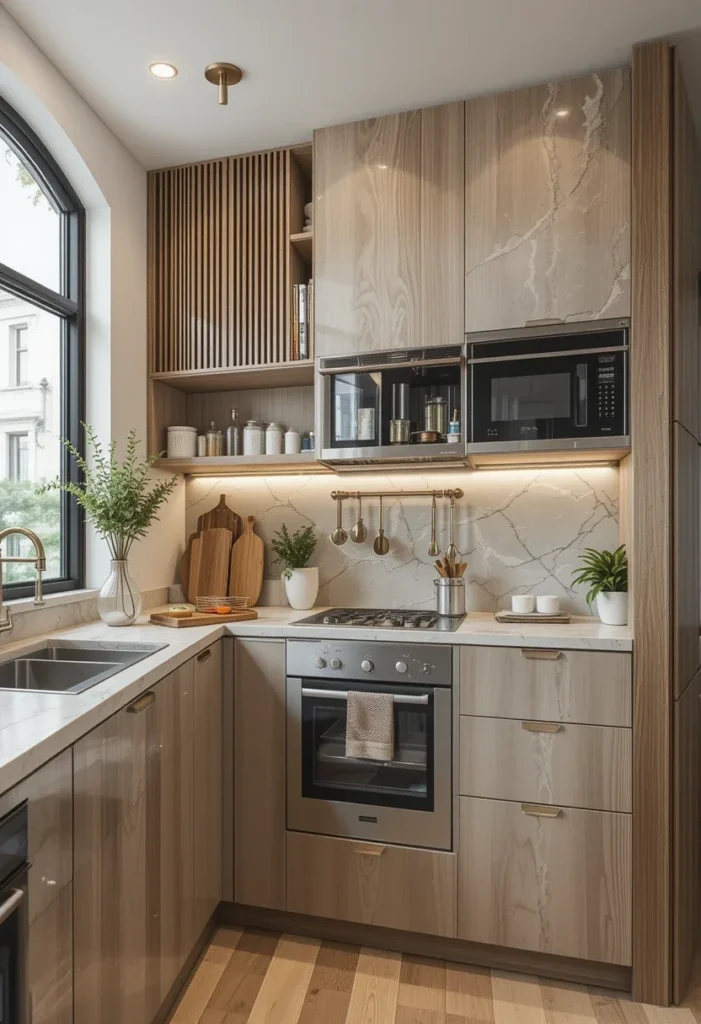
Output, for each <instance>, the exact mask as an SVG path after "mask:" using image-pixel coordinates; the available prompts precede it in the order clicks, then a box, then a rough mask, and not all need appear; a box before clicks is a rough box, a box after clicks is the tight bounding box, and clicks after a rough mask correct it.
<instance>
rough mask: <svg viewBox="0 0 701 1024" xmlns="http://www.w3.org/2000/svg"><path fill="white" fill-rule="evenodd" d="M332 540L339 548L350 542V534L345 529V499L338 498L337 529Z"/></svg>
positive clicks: (332, 535)
mask: <svg viewBox="0 0 701 1024" xmlns="http://www.w3.org/2000/svg"><path fill="white" fill-rule="evenodd" d="M331 540H332V541H333V543H334V544H338V545H339V546H340V545H341V544H345V543H346V541H347V540H348V534H347V533H346V531H345V530H344V529H343V498H336V529H335V530H334V531H333V533H332V534H331Z"/></svg>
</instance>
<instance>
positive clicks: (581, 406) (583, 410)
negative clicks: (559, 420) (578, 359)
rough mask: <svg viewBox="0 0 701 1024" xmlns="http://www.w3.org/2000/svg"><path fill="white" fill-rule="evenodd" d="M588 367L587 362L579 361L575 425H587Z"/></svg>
mask: <svg viewBox="0 0 701 1024" xmlns="http://www.w3.org/2000/svg"><path fill="white" fill-rule="evenodd" d="M587 369H588V367H587V364H586V363H577V381H576V388H577V393H576V395H575V402H574V425H575V427H586V425H587V392H588V386H587V385H588V381H587Z"/></svg>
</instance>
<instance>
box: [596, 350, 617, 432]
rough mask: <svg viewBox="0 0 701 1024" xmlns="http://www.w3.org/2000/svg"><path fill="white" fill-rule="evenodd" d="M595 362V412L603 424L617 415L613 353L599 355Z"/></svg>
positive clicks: (615, 373)
mask: <svg viewBox="0 0 701 1024" xmlns="http://www.w3.org/2000/svg"><path fill="white" fill-rule="evenodd" d="M596 364H597V365H596V390H597V412H598V414H599V421H600V422H601V423H602V426H603V424H604V423H605V422H606V421H607V420H611V421H613V420H615V419H616V416H617V407H616V377H617V372H616V359H615V357H614V356H613V355H608V354H607V355H601V356H599V357H598V359H597V361H596ZM603 429H606V428H605V427H604V428H603Z"/></svg>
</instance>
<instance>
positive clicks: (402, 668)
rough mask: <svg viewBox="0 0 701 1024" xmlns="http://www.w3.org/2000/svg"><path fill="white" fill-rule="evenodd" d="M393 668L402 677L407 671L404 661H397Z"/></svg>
mask: <svg viewBox="0 0 701 1024" xmlns="http://www.w3.org/2000/svg"><path fill="white" fill-rule="evenodd" d="M394 667H395V668H396V670H397V672H401V673H402V675H404V673H405V672H406V671H407V663H406V662H405V661H398V662H397V664H396V665H395V666H394Z"/></svg>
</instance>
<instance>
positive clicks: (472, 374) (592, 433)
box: [468, 320, 630, 455]
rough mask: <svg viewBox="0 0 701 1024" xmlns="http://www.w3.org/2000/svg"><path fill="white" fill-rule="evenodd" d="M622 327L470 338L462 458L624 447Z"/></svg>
mask: <svg viewBox="0 0 701 1024" xmlns="http://www.w3.org/2000/svg"><path fill="white" fill-rule="evenodd" d="M628 333H629V324H628V321H627V320H614V321H610V320H609V321H600V322H595V323H589V324H586V325H582V324H558V325H556V326H544V327H533V328H529V329H528V330H526V331H518V332H514V331H504V332H497V333H493V334H490V335H482V336H477V335H472V336H468V366H469V379H470V437H469V443H468V453H469V454H471V455H474V454H479V453H498V452H516V451H533V452H537V451H560V450H568V449H599V448H601V449H607V448H618V449H621V448H627V447H628V446H629V445H630V437H629V429H628V347H629V346H628Z"/></svg>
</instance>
